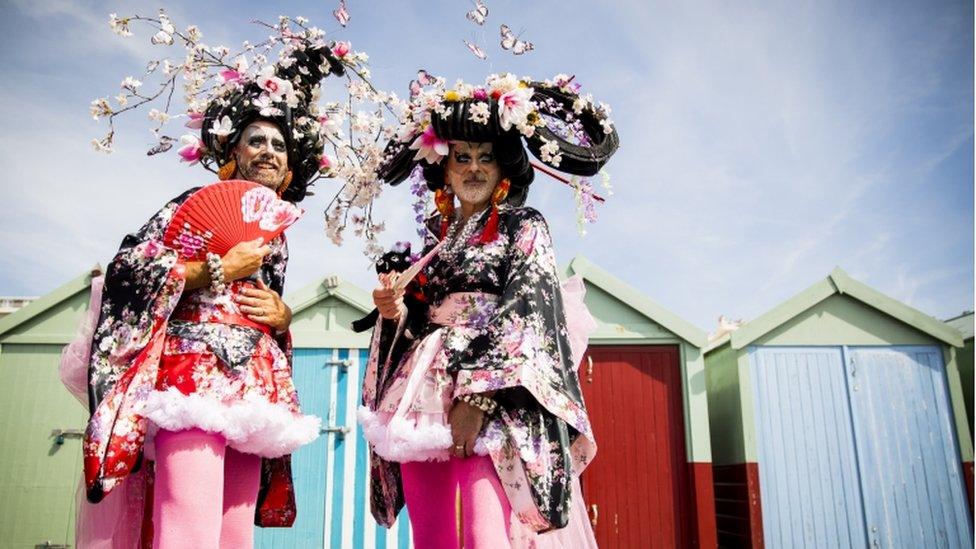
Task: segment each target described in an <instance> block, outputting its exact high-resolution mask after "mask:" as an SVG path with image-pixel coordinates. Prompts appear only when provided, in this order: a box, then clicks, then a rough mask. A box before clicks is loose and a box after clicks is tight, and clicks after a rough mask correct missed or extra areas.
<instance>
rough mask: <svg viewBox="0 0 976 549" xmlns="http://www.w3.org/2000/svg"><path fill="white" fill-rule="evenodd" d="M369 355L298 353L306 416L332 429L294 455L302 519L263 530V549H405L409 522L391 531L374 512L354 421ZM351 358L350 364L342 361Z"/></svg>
mask: <svg viewBox="0 0 976 549" xmlns="http://www.w3.org/2000/svg"><path fill="white" fill-rule="evenodd" d="M366 359H367V351H366V350H365V349H296V350H295V360H294V379H295V385H296V387H297V389H298V393H299V398H300V400H301V404H302V409H303V410H304V411H305V413H308V414H314V415H317V416H319V417H321V418H322V427H323V431H326V429H328V428H330V427H333V428H341V427H347V428H349V433H347V434H340V433H335V432H328V431H326V432H323V434H322V436H320V437H319V438H318V439H317V440H316V441H315V442H313V443H312V444H309V445H307V446H304V447H302V448H300V449H299V450H298V451H297V452H295V454H293V455H292V474H293V475H294V478H295V492H296V498H297V503H298V518H297V519H296V521H295V525H294V526H293V527H292V528H269V529H260V528H259V529H257V532H256V535H255V546H256V547H258V548H260V549H284V548H288V549H291V548H296V547H297V548H306V547H308V548H320V547H329V548H342V549H347V548H348V549H369V548H377V549H394V548H403V549H407V548H409V547H410V546H411V543H410V529H409V521H408V519H407V514H406V512H403V513H401V516H400V518H399V519H398V524H397V525H396V526H395V527H394V528H393V529H392V530H387V529H385V528H383V527H381V526H379V525H377V524H376V521H375V520H373V516H372V514H371V513H370V510H369V459H368V451H367V450H368V447H367V446H366V440H365V439H364V438H363V434H362V429H361V428H360V427H359V425H358V424H357V423H356V409H357V408H358V406H359V403H360V401H361V388H362V380H363V376H364V374H365V365H366ZM344 360H347V362H346V366H344V367H340V366H339V364H338V363H339V362H340V361H344Z"/></svg>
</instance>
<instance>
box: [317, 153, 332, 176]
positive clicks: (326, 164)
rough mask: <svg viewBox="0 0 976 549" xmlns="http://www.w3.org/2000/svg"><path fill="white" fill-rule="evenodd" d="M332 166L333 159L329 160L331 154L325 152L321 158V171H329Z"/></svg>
mask: <svg viewBox="0 0 976 549" xmlns="http://www.w3.org/2000/svg"><path fill="white" fill-rule="evenodd" d="M331 167H332V161H331V160H329V156H328V155H326V154H323V155H322V157H321V158H319V171H323V172H324V171H328V170H329V168H331Z"/></svg>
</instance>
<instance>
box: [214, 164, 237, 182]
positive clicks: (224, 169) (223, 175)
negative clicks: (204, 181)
mask: <svg viewBox="0 0 976 549" xmlns="http://www.w3.org/2000/svg"><path fill="white" fill-rule="evenodd" d="M236 171H237V162H236V161H235V160H234V159H233V158H231V159H230V160H228V161H227V163H226V164H224V165H223V166H221V167H220V169H219V170H217V177H218V178H219V179H220V180H221V181H227V180H228V179H230V178H231V177H234V172H236Z"/></svg>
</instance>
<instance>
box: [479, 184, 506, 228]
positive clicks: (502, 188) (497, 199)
mask: <svg viewBox="0 0 976 549" xmlns="http://www.w3.org/2000/svg"><path fill="white" fill-rule="evenodd" d="M511 187H512V182H511V181H509V180H508V178H507V177H506V178H505V179H502V180H501V181H499V182H498V185H496V186H495V190H494V191H492V193H491V213H490V214H489V215H488V223H486V224H485V230H484V231H482V233H481V238H479V239H478V241H479V242H481V243H482V244H487V243H489V242H492V241H494V240H495V239H496V238H498V205H499V204H501V203H502V201H504V200H505V198H507V197H508V190H509V189H510V188H511Z"/></svg>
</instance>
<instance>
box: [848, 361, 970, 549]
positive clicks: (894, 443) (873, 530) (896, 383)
mask: <svg viewBox="0 0 976 549" xmlns="http://www.w3.org/2000/svg"><path fill="white" fill-rule="evenodd" d="M847 371H848V375H849V378H850V380H851V393H850V394H851V408H852V410H853V415H854V425H855V432H856V440H857V441H858V451H859V456H860V459H861V470H862V473H861V475H862V484H863V487H864V494H865V496H864V499H865V512H866V522H867V527H868V535H869V539H870V542H871V544H872V546H881V547H951V548H956V547H960V548H961V547H965V548H970V547H972V546H973V538H972V530H971V522H970V520H971V518H970V514H969V508H968V507H969V505H968V503H967V496H966V492H965V488H964V484H963V477H962V471H961V464H960V457H959V448H958V444H957V441H956V435H955V429H954V428H953V425H952V421H951V417H952V409H951V407H950V406H949V400H948V399H949V396H948V389H947V384H946V377H945V368H944V365H943V362H942V353H941V350H940V349H939V348H937V347H915V346H912V347H908V346H905V347H858V348H851V349H850V351H849V357H848V364H847Z"/></svg>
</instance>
